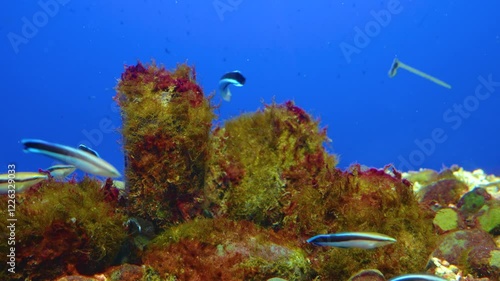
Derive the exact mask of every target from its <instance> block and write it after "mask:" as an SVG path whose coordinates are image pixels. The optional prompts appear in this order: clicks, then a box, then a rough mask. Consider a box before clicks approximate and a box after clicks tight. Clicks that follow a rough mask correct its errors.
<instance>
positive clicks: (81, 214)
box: [0, 178, 126, 280]
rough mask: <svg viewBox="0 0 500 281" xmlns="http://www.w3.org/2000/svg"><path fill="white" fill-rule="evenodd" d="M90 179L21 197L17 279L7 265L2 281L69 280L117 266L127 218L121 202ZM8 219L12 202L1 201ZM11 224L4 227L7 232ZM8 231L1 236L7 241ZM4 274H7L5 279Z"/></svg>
mask: <svg viewBox="0 0 500 281" xmlns="http://www.w3.org/2000/svg"><path fill="white" fill-rule="evenodd" d="M101 186H102V183H101V182H99V181H97V180H92V179H90V178H84V179H83V180H82V181H81V182H78V183H76V182H57V181H55V180H53V179H51V180H48V181H44V182H41V183H39V184H38V185H37V186H36V187H34V188H31V190H29V191H28V192H26V193H19V194H17V196H16V212H15V217H16V219H17V221H16V231H15V234H16V235H15V245H12V244H11V245H10V246H9V245H7V243H0V249H1V251H2V253H7V252H8V249H9V247H12V246H15V255H16V258H15V260H16V261H15V262H16V271H15V273H9V272H7V271H6V269H5V263H2V265H1V266H0V267H2V270H1V273H0V276H1V279H2V280H53V279H55V278H56V277H58V276H61V275H65V274H94V273H97V272H100V271H102V270H104V269H105V268H106V267H108V266H109V265H111V264H112V263H113V261H114V259H115V257H116V255H117V254H118V251H119V249H120V245H121V244H122V243H123V241H124V240H125V236H126V232H125V231H124V229H123V225H122V224H123V221H124V220H125V216H124V214H123V212H122V210H120V207H119V202H118V201H117V197H113V196H112V194H110V193H109V192H108V191H109V189H106V188H101ZM0 207H1V209H0V213H1V214H2V215H3V216H4V217H7V214H6V213H5V211H6V210H7V200H0ZM6 224H8V222H7V221H6V220H2V221H0V227H1V228H2V229H6ZM6 234H8V233H7V232H6V231H2V232H0V235H1V239H2V241H7V237H5V235H6ZM1 274H4V275H3V276H2V275H1Z"/></svg>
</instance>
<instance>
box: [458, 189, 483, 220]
mask: <svg viewBox="0 0 500 281" xmlns="http://www.w3.org/2000/svg"><path fill="white" fill-rule="evenodd" d="M485 202H486V199H485V198H484V195H483V194H481V193H479V192H477V188H475V189H474V190H472V191H469V192H467V193H466V194H464V195H463V196H462V198H461V199H460V203H461V206H460V212H462V213H463V214H465V215H470V214H474V213H476V212H477V211H479V210H480V209H481V208H482V207H483V206H484V203H485Z"/></svg>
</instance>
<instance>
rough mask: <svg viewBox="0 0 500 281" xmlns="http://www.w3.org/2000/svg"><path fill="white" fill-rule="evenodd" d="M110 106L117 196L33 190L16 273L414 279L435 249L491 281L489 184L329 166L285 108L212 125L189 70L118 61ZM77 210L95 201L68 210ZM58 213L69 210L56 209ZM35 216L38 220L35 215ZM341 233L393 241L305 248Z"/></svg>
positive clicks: (318, 136)
mask: <svg viewBox="0 0 500 281" xmlns="http://www.w3.org/2000/svg"><path fill="white" fill-rule="evenodd" d="M115 100H116V101H117V103H118V104H119V106H120V108H121V114H122V118H123V129H122V133H123V139H124V152H125V160H126V172H125V174H126V180H127V187H128V189H129V193H128V195H127V196H126V198H125V200H126V202H121V204H120V203H118V202H116V198H115V197H116V195H117V194H116V193H113V192H111V193H110V192H107V191H109V189H106V188H105V189H100V188H89V187H90V186H94V187H95V186H97V183H94V181H91V180H88V179H86V180H84V181H83V182H82V183H80V184H79V185H78V188H77V189H75V188H76V186H75V184H74V183H57V184H58V185H57V186H58V187H59V188H60V187H64V188H63V190H65V191H64V192H58V194H53V193H56V192H55V190H56V187H55V186H56V185H55V183H53V182H51V181H49V182H46V183H43V185H47V186H49V187H46V188H40V189H35V190H34V191H35V193H34V195H30V196H33V198H34V201H33V202H38V203H36V204H35V203H33V204H34V205H33V206H38V205H37V204H40V206H45V208H47V210H45V209H43V208H41V207H39V206H38V207H36V208H35V207H32V206H31V205H30V203H29V202H31V201H29V202H28V201H27V202H28V203H25V202H22V204H27V205H26V206H27V208H25V209H26V212H27V213H26V214H30V215H32V217H28V215H26V218H25V219H26V221H29V223H27V224H26V225H28V226H35V227H34V230H35V231H34V232H30V231H28V228H26V229H23V231H21V233H22V235H21V236H20V237H23V238H24V237H35V238H36V239H38V240H36V241H44V240H45V239H48V240H46V241H47V242H44V243H43V245H46V246H44V247H43V248H42V249H35V248H34V245H33V244H29V243H28V244H27V246H23V247H25V248H26V249H28V250H26V251H24V250H21V253H23V254H22V255H20V257H19V261H20V262H21V264H22V268H23V269H26V273H25V275H23V276H21V275H20V276H19V278H22V277H27V276H29V277H32V278H33V279H37V278H45V277H47V276H50V278H55V277H59V276H61V275H66V276H64V277H62V278H63V279H61V280H84V279H75V278H87V277H85V276H83V275H87V276H89V277H88V278H89V279H88V280H104V278H106V279H108V280H215V279H216V280H267V279H272V278H283V279H285V280H347V279H348V278H349V277H351V278H352V279H351V280H358V279H359V280H372V279H373V278H375V279H374V280H379V279H380V280H383V278H384V276H386V277H387V278H391V277H393V276H396V275H401V274H405V273H410V272H422V271H424V270H425V269H426V268H425V265H426V262H428V259H429V256H430V255H431V254H432V256H431V258H434V259H436V258H440V259H443V260H444V259H447V260H450V261H451V262H453V263H454V264H456V265H457V268H460V270H463V272H464V274H474V275H476V276H477V277H483V276H484V277H491V278H496V277H497V276H500V275H498V272H499V270H498V264H499V263H498V261H499V260H500V258H499V256H500V254H498V253H500V251H499V250H498V248H497V246H496V245H495V243H494V241H495V240H493V236H494V235H498V233H497V232H498V229H499V227H498V224H500V221H499V220H498V213H499V212H498V209H499V208H498V205H497V203H496V201H495V200H493V199H492V196H489V193H490V192H491V190H492V188H491V186H480V188H478V189H474V190H472V189H473V187H471V186H470V184H469V183H468V182H466V181H465V180H463V178H462V177H460V176H459V174H458V173H457V171H460V170H459V169H456V168H454V169H449V170H445V171H442V172H436V171H432V170H426V171H425V172H422V173H412V174H404V175H402V174H400V173H399V172H398V171H396V170H395V169H394V168H393V167H392V166H390V165H388V166H386V167H384V168H382V169H376V168H367V167H364V166H361V165H359V164H355V165H352V166H351V167H350V168H349V169H347V170H341V169H339V168H336V164H337V162H338V159H337V157H336V156H335V155H333V154H331V153H329V152H328V151H327V150H326V148H325V147H328V146H329V139H328V137H327V132H326V129H322V128H320V127H319V121H318V120H315V119H314V118H313V117H312V116H310V115H309V114H308V113H307V112H305V111H304V110H303V109H301V108H300V107H299V106H297V105H295V104H294V103H293V102H291V101H288V102H285V103H283V104H278V103H274V102H273V103H271V104H267V105H265V106H264V108H263V109H262V110H258V111H256V112H253V113H247V114H244V115H241V116H239V117H236V118H233V119H231V120H227V121H225V122H224V124H222V125H220V126H216V127H215V128H214V129H211V128H212V122H213V119H214V116H215V115H214V113H213V110H214V106H213V105H211V104H210V97H206V96H205V95H204V94H203V91H202V89H201V87H200V86H199V85H198V84H197V82H196V73H195V71H194V68H192V67H189V66H187V65H179V66H178V67H177V69H175V70H167V69H165V68H164V67H163V66H158V65H156V64H155V63H152V64H149V65H143V64H142V63H138V64H137V65H134V66H128V67H127V68H126V69H125V72H124V73H123V75H122V77H121V80H120V81H119V83H118V86H117V95H116V97H115ZM52 185H53V186H52ZM51 186H52V187H51ZM108 188H109V186H108ZM414 189H418V190H416V191H417V193H418V194H416V193H415V192H414ZM44 190H45V191H44ZM419 190H420V191H419ZM73 193H75V194H77V196H76V197H73ZM28 194H30V193H27V195H28ZM70 194H71V196H70ZM466 194H467V195H466ZM42 195H43V196H42ZM26 198H27V197H26ZM75 198H76V199H75ZM493 198H496V197H495V196H493ZM110 199H111V200H110ZM46 202H51V203H50V204H49V205H50V206H51V208H48V207H47V206H49V205H44V204H46ZM82 202H84V206H87V208H89V206H90V205H94V204H96V205H97V206H98V207H94V208H92V209H91V211H89V213H88V214H87V213H86V212H87V211H88V210H86V209H80V210H78V213H77V212H76V211H68V210H73V209H74V206H73V205H75V204H76V203H78V204H82ZM60 205H65V206H66V205H68V206H69V207H68V208H67V210H66V211H65V209H61V208H59V207H54V206H60ZM5 209H6V208H4V210H5ZM32 209H34V210H37V211H36V212H34V213H33V211H30V210H32ZM125 211H126V212H125ZM73 213H75V214H76V215H72V214H73ZM98 213H99V214H101V217H99V218H96V217H95V216H96V214H98ZM33 214H34V215H33ZM37 214H38V215H39V216H40V218H43V219H40V220H39V221H38V222H36V221H33V220H31V219H32V218H36V219H38V217H37V216H36V215H37ZM49 214H50V215H49ZM102 214H106V215H105V216H102ZM124 214H126V215H124ZM51 217H52V219H47V218H51ZM124 222H127V223H125V225H128V228H129V229H128V233H127V232H126V229H125V227H124V225H123V224H124ZM61 225H62V226H61ZM98 226H100V227H98ZM104 226H106V227H104ZM150 226H151V227H150ZM47 228H48V229H47ZM131 228H133V230H131ZM60 230H61V232H60ZM342 231H363V232H379V233H383V234H386V235H389V236H391V237H394V238H396V239H397V242H396V243H394V244H391V245H389V246H386V247H381V248H377V249H373V250H362V249H337V248H330V247H318V246H313V245H310V244H308V243H306V240H307V239H308V238H310V237H311V236H314V235H317V234H324V233H333V232H342ZM155 232H156V233H155ZM47 233H48V234H50V235H46V234H47ZM60 233H69V234H68V237H70V238H69V239H65V240H64V241H65V242H64V243H60V245H61V246H62V247H61V248H59V247H56V248H57V251H55V250H53V249H52V248H50V247H49V246H48V244H49V243H52V240H50V237H52V236H54V237H58V236H57V235H58V234H60ZM53 234H57V235H53ZM30 235H31V236H30ZM64 235H66V234H64ZM126 235H127V236H128V239H126V238H125V236H126ZM439 235H441V237H439ZM37 237H38V238H37ZM464 237H465V238H464ZM438 238H440V239H439V241H440V243H439V244H436V241H438ZM468 238H470V239H468ZM23 241H27V240H23ZM25 243H26V242H25ZM23 245H24V244H23ZM481 245H483V246H484V245H487V246H488V247H486V248H485V247H481ZM134 247H135V248H134ZM22 249H24V248H22ZM45 249H48V250H50V251H48V252H46V250H45ZM70 249H71V250H74V249H76V250H77V251H75V252H73V254H69V253H68V252H69V250H70ZM32 250H33V251H34V253H35V254H34V255H32V256H28V254H26V253H28V252H29V251H32ZM128 252H133V254H130V253H128ZM25 254H26V255H25ZM132 256H133V257H132ZM91 258H93V259H91ZM30 259H33V261H34V262H25V261H30ZM112 261H114V263H113V262H112ZM124 261H128V262H133V263H136V264H137V265H128V264H122V263H123V262H124ZM42 264H43V265H42ZM46 264H50V265H52V264H55V266H52V267H48V266H45V265H46ZM111 265H113V266H111ZM372 269H373V270H372ZM427 270H428V271H429V272H431V273H432V272H434V273H436V274H441V271H439V270H437V269H436V268H430V267H428V268H427ZM64 278H66V279H64ZM471 278H472V277H471ZM467 280H473V279H467Z"/></svg>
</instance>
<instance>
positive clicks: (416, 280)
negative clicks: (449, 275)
mask: <svg viewBox="0 0 500 281" xmlns="http://www.w3.org/2000/svg"><path fill="white" fill-rule="evenodd" d="M389 281H447V280H446V279H443V278H441V277H438V276H435V275H429V274H405V275H401V276H397V277H394V278H391V279H389Z"/></svg>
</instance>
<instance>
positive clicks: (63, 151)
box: [21, 139, 121, 178]
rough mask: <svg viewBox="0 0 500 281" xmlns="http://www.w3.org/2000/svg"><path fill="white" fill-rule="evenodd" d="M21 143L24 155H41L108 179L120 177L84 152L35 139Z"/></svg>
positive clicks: (104, 162)
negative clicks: (29, 153)
mask: <svg viewBox="0 0 500 281" xmlns="http://www.w3.org/2000/svg"><path fill="white" fill-rule="evenodd" d="M21 142H22V143H23V145H24V152H26V153H28V152H31V153H39V154H43V155H45V156H48V157H51V158H54V159H56V160H59V161H61V162H64V163H66V164H69V165H73V166H75V167H76V168H77V169H80V170H82V171H84V172H87V173H89V174H93V175H98V176H104V177H110V178H117V177H120V176H121V174H120V172H118V170H117V169H116V168H115V167H113V166H112V165H111V164H109V163H108V162H106V161H104V160H103V159H102V158H99V157H96V156H95V155H93V154H91V153H88V152H86V151H82V150H80V149H76V148H73V147H69V146H65V145H61V144H57V143H50V142H46V141H43V140H37V139H24V140H22V141H21Z"/></svg>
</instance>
